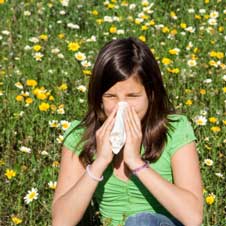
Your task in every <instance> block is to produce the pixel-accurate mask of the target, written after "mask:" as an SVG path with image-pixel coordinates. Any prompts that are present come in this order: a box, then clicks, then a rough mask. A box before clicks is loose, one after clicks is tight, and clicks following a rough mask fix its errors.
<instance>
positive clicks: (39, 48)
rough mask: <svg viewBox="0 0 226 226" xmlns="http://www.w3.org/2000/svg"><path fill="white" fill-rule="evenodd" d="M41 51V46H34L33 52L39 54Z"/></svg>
mask: <svg viewBox="0 0 226 226" xmlns="http://www.w3.org/2000/svg"><path fill="white" fill-rule="evenodd" d="M41 49H42V46H40V45H34V46H33V50H34V51H36V52H38V51H39V50H41Z"/></svg>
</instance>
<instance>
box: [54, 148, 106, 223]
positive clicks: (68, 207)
mask: <svg viewBox="0 0 226 226" xmlns="http://www.w3.org/2000/svg"><path fill="white" fill-rule="evenodd" d="M105 168H106V165H104V164H103V162H101V161H99V160H98V159H97V160H96V161H94V162H93V164H92V165H91V171H92V172H95V173H93V174H94V175H95V176H96V177H100V176H101V175H102V173H103V171H104V169H105ZM97 185H98V181H95V180H93V179H92V178H90V177H89V176H88V175H87V173H86V172H85V169H84V167H83V165H82V163H81V162H80V160H79V158H78V156H77V155H75V154H73V155H72V152H71V151H70V150H68V149H67V148H65V147H63V150H62V157H61V165H60V172H59V178H58V182H57V188H56V191H55V194H54V198H53V203H52V225H53V226H74V225H76V224H77V223H78V222H79V221H80V220H81V218H82V217H83V215H84V213H85V211H86V209H87V207H88V205H89V203H90V200H91V199H92V196H93V193H94V191H95V189H96V187H97Z"/></svg>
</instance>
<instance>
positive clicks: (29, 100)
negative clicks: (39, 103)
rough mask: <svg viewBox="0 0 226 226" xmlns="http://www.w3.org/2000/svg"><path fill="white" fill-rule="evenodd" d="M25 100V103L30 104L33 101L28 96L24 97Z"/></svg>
mask: <svg viewBox="0 0 226 226" xmlns="http://www.w3.org/2000/svg"><path fill="white" fill-rule="evenodd" d="M25 102H26V103H27V104H31V103H32V102H33V100H32V98H30V97H28V98H26V100H25Z"/></svg>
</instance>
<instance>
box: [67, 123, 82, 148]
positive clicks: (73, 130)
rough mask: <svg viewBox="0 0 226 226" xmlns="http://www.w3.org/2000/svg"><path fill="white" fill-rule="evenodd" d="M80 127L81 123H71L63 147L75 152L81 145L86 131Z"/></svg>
mask: <svg viewBox="0 0 226 226" xmlns="http://www.w3.org/2000/svg"><path fill="white" fill-rule="evenodd" d="M80 125H81V121H79V120H74V121H72V122H70V126H69V128H68V129H67V130H66V131H65V133H64V136H63V137H64V141H63V145H64V146H65V147H67V148H68V149H69V150H71V151H75V150H76V147H77V145H78V144H79V143H80V140H81V137H82V134H83V131H84V129H83V128H82V127H81V126H80ZM76 152H77V151H76Z"/></svg>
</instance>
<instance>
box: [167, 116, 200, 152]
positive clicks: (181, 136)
mask: <svg viewBox="0 0 226 226" xmlns="http://www.w3.org/2000/svg"><path fill="white" fill-rule="evenodd" d="M168 119H169V125H168V133H167V147H168V148H169V149H170V152H171V154H173V153H174V152H175V151H176V150H178V149H179V148H181V147H182V146H183V145H185V144H188V143H190V142H192V141H195V140H196V136H195V133H194V130H193V128H192V125H191V122H190V121H189V120H188V118H187V116H185V115H179V114H172V115H169V116H168Z"/></svg>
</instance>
